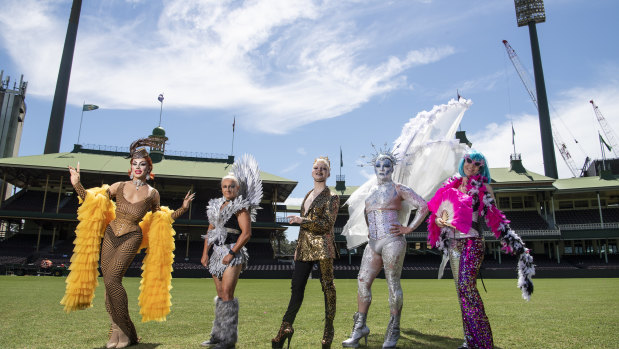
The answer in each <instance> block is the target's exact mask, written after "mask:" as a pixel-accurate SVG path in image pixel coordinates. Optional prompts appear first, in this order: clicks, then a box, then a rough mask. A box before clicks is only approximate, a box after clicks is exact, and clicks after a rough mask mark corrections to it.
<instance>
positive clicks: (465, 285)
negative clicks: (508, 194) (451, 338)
mask: <svg viewBox="0 0 619 349" xmlns="http://www.w3.org/2000/svg"><path fill="white" fill-rule="evenodd" d="M458 170H459V173H460V176H461V177H454V178H451V179H450V180H448V181H447V182H446V183H445V184H444V185H443V187H441V188H440V189H439V190H437V192H436V194H435V195H434V197H433V198H432V199H431V200H430V202H428V208H429V209H430V211H431V215H430V218H429V219H428V230H429V235H428V243H429V244H430V246H432V247H437V248H439V249H440V250H441V251H443V254H444V255H443V263H442V264H441V268H440V271H439V278H440V276H441V275H442V272H443V268H444V267H445V264H446V262H447V260H449V263H450V265H451V271H452V273H453V276H454V281H455V284H456V290H457V292H458V300H459V301H460V308H461V311H462V324H463V329H464V343H463V345H462V347H461V348H492V347H493V342H492V330H491V329H490V322H489V321H488V317H487V316H486V312H485V310H484V304H483V302H482V299H481V297H480V295H479V292H478V291H477V273H478V272H479V268H480V266H481V263H482V261H483V259H484V237H483V231H482V230H481V229H480V226H479V218H483V219H485V221H486V224H487V225H488V227H489V228H490V229H491V230H492V232H493V233H494V235H495V236H496V238H497V239H499V240H500V242H501V245H502V249H503V250H504V251H505V252H506V253H510V254H513V255H516V256H518V260H519V261H518V274H519V278H518V287H519V288H520V289H521V290H522V296H523V298H524V299H526V300H529V298H530V296H531V293H533V282H532V281H531V277H532V276H533V275H535V266H534V265H533V257H531V255H530V254H529V249H528V248H526V247H525V245H524V243H523V242H522V239H521V238H520V236H518V235H517V234H516V233H515V232H514V231H513V230H511V228H510V226H509V220H507V219H506V218H505V215H504V214H503V213H502V212H501V211H500V210H499V209H498V208H497V207H496V205H495V200H494V193H493V191H492V188H491V187H490V185H489V184H488V183H489V182H490V171H489V169H488V162H487V161H486V158H485V157H484V156H483V154H481V153H480V152H477V151H475V150H470V151H469V152H467V154H465V155H464V157H463V158H462V160H461V161H460V165H459V168H458Z"/></svg>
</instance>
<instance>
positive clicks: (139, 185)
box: [133, 179, 146, 190]
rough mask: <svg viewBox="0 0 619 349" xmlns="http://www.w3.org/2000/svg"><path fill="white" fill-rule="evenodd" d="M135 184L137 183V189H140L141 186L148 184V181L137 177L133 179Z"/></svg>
mask: <svg viewBox="0 0 619 349" xmlns="http://www.w3.org/2000/svg"><path fill="white" fill-rule="evenodd" d="M133 184H134V185H135V190H140V187H141V186H143V185H146V182H142V181H141V180H139V179H136V180H134V181H133Z"/></svg>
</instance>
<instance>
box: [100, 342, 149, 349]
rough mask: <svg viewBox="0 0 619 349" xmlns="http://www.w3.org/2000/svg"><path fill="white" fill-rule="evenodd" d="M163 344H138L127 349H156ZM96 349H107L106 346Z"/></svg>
mask: <svg viewBox="0 0 619 349" xmlns="http://www.w3.org/2000/svg"><path fill="white" fill-rule="evenodd" d="M160 345H161V343H138V344H134V345H130V346H128V347H127V348H135V349H154V348H157V347H158V346H160ZM94 349H105V346H102V347H96V348H94Z"/></svg>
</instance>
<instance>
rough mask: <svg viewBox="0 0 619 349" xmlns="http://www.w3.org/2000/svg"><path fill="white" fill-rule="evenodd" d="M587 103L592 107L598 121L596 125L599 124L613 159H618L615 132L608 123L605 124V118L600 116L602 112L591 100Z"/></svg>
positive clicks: (618, 150) (618, 152)
mask: <svg viewBox="0 0 619 349" xmlns="http://www.w3.org/2000/svg"><path fill="white" fill-rule="evenodd" d="M589 102H591V105H593V111H594V112H595V117H596V119H597V120H598V123H599V124H600V127H601V128H602V131H603V132H604V135H605V136H606V140H607V141H608V142H609V143H610V146H611V148H612V151H613V154H615V157H619V147H618V146H617V137H615V132H614V131H613V129H612V128H611V127H610V125H609V124H608V122H606V118H604V115H602V112H601V111H600V109H599V108H598V106H597V105H595V103H594V102H593V100H590V101H589Z"/></svg>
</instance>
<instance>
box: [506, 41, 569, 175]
mask: <svg viewBox="0 0 619 349" xmlns="http://www.w3.org/2000/svg"><path fill="white" fill-rule="evenodd" d="M503 45H505V49H506V50H507V55H508V56H509V60H510V61H511V62H512V64H513V65H514V68H515V69H516V72H518V76H519V77H520V81H522V84H523V85H524V88H525V89H526V90H527V92H528V93H529V97H531V100H532V101H533V104H534V105H535V109H538V106H537V95H536V94H535V92H533V91H534V89H533V87H532V84H531V79H530V78H529V75H528V74H527V71H526V70H525V69H524V67H523V66H522V63H520V59H519V58H518V55H517V54H516V51H514V49H513V48H512V47H511V46H510V45H509V43H508V42H507V40H503ZM550 124H551V127H552V140H553V141H554V144H555V146H556V147H557V149H558V150H559V153H560V154H561V157H562V158H563V161H565V164H566V165H567V167H568V168H569V170H570V172H572V175H573V176H574V177H576V176H578V175H579V174H580V173H581V170H580V169H579V168H578V167H577V166H576V163H575V162H574V159H573V158H572V155H571V154H570V152H569V150H568V149H567V145H566V143H565V142H564V141H563V139H562V138H561V136H560V135H559V133H558V132H557V128H556V127H555V124H554V123H553V122H552V120H551V121H550Z"/></svg>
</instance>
